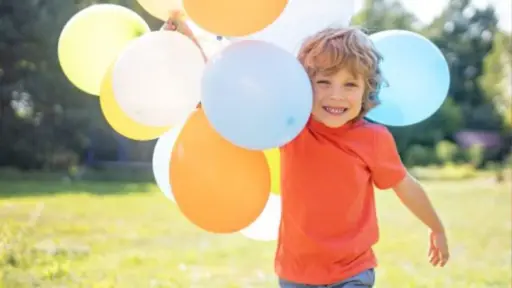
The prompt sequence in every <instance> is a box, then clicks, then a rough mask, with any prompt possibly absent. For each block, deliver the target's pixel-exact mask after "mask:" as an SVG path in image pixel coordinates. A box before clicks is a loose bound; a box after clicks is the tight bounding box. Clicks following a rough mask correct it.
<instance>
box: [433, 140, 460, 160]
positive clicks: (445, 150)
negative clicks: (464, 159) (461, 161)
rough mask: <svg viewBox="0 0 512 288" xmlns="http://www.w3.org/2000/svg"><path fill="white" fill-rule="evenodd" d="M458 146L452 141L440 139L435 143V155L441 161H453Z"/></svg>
mask: <svg viewBox="0 0 512 288" xmlns="http://www.w3.org/2000/svg"><path fill="white" fill-rule="evenodd" d="M458 152H459V148H458V147H457V145H455V144H454V143H452V142H449V141H445V140H443V141H441V142H439V143H438V144H437V145H436V155H437V159H439V160H440V161H441V162H442V163H453V162H454V160H455V158H456V157H457V153H458Z"/></svg>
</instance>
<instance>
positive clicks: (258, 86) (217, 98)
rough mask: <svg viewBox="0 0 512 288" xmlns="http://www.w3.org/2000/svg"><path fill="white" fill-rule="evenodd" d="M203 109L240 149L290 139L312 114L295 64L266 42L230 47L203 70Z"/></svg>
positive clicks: (309, 94)
mask: <svg viewBox="0 0 512 288" xmlns="http://www.w3.org/2000/svg"><path fill="white" fill-rule="evenodd" d="M201 97H202V99H201V102H202V105H203V109H204V112H205V114H206V117H207V118H208V120H209V122H210V123H211V124H212V126H213V128H214V129H215V130H216V131H217V132H218V133H219V134H220V135H221V136H223V137H224V138H225V139H227V140H228V141H230V142H231V143H233V144H234V145H237V146H239V147H242V148H246V149H251V150H265V149H270V148H274V147H279V146H282V145H284V144H286V143H288V142H290V141H291V140H293V139H294V138H295V137H296V136H297V135H298V134H299V133H300V132H301V131H302V129H303V128H304V126H305V125H306V123H307V121H308V119H309V116H310V114H311V109H312V103H313V89H312V87H311V82H310V80H309V77H308V75H307V73H306V71H305V70H304V68H303V67H302V65H301V64H300V62H299V61H298V60H297V59H296V58H295V57H294V56H293V55H292V54H291V53H288V52H286V51H285V50H283V49H281V48H279V47H278V46H275V45H273V44H270V43H266V42H262V41H255V40H247V41H240V42H237V43H233V44H231V45H230V46H228V47H227V48H225V49H224V50H222V51H221V52H219V53H218V54H216V55H215V56H214V57H213V58H211V59H210V61H209V62H208V64H207V65H206V67H205V70H204V74H203V79H202V95H201Z"/></svg>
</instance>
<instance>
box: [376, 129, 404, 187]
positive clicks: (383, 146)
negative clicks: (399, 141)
mask: <svg viewBox="0 0 512 288" xmlns="http://www.w3.org/2000/svg"><path fill="white" fill-rule="evenodd" d="M373 144H374V149H373V151H374V152H375V154H374V157H373V161H372V162H373V163H372V165H371V167H370V170H371V173H372V179H373V182H374V183H375V186H377V188H379V189H389V188H392V187H394V186H395V185H397V184H398V183H399V182H400V181H402V180H403V179H404V178H405V176H406V174H407V170H406V168H405V166H404V165H403V163H402V160H401V159H400V154H398V149H397V148H396V143H395V139H394V138H393V135H392V134H391V132H389V130H388V129H387V128H385V127H378V128H377V129H376V133H375V137H374V143H373Z"/></svg>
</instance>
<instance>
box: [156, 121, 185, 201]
mask: <svg viewBox="0 0 512 288" xmlns="http://www.w3.org/2000/svg"><path fill="white" fill-rule="evenodd" d="M183 125H184V122H180V123H178V124H177V125H176V126H174V127H173V128H171V129H170V130H169V131H167V132H165V133H164V134H163V135H162V136H160V137H159V138H158V140H157V142H156V144H155V148H154V150H153V162H152V164H153V176H155V181H156V184H157V185H158V188H160V190H161V191H162V192H163V193H164V195H165V196H166V197H167V198H169V199H170V200H172V201H173V202H176V201H175V199H174V196H173V194H172V189H171V181H170V178H169V169H170V163H171V154H172V149H173V147H174V143H175V142H176V139H177V138H178V136H179V134H180V132H181V129H182V128H183Z"/></svg>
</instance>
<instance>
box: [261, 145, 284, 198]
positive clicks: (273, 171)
mask: <svg viewBox="0 0 512 288" xmlns="http://www.w3.org/2000/svg"><path fill="white" fill-rule="evenodd" d="M263 153H264V154H265V158H267V163H268V167H269V168H270V192H272V193H273V194H276V195H280V194H281V153H280V152H279V149H278V148H273V149H268V150H265V151H263Z"/></svg>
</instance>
